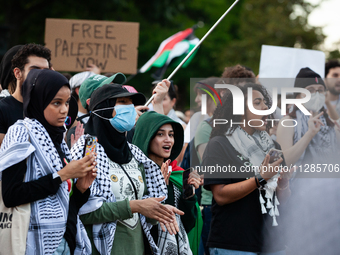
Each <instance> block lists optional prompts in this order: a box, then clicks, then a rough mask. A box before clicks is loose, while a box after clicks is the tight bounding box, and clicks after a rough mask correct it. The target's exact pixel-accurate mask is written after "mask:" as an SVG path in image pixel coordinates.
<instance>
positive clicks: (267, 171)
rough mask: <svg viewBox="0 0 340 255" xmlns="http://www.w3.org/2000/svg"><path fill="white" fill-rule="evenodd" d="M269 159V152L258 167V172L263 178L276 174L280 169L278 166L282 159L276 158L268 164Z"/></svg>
mask: <svg viewBox="0 0 340 255" xmlns="http://www.w3.org/2000/svg"><path fill="white" fill-rule="evenodd" d="M269 159H270V156H269V154H267V155H266V157H265V158H264V160H263V162H262V164H261V167H260V174H261V176H262V178H263V179H265V180H269V179H270V178H272V177H273V176H274V175H275V174H277V173H278V172H279V171H280V167H279V166H280V164H281V163H282V161H283V159H282V158H280V159H278V160H276V161H275V162H273V163H271V164H269Z"/></svg>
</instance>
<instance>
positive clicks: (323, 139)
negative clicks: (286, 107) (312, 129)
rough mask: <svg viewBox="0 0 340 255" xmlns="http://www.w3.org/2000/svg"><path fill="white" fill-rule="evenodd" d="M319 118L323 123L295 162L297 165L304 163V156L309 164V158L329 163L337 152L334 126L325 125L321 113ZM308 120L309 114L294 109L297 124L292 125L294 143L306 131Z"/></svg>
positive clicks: (317, 161) (316, 161)
mask: <svg viewBox="0 0 340 255" xmlns="http://www.w3.org/2000/svg"><path fill="white" fill-rule="evenodd" d="M319 119H320V120H321V121H322V123H323V124H324V125H323V126H321V127H320V130H319V132H318V133H317V134H316V135H315V136H314V137H313V139H312V140H311V141H310V143H309V144H308V147H307V148H306V150H305V151H304V152H303V153H302V155H301V157H300V158H299V160H298V161H297V162H296V163H295V165H297V166H298V165H301V164H303V163H305V162H306V157H308V163H309V164H311V163H312V162H310V160H313V161H314V162H315V163H329V162H332V160H334V159H335V158H334V155H335V153H337V154H338V149H339V148H338V146H337V138H336V134H335V130H334V128H333V127H330V126H327V123H326V119H325V117H324V116H323V115H322V116H320V118H319ZM308 120H309V116H307V115H305V114H303V113H302V112H301V111H300V110H297V111H296V121H297V123H298V124H297V125H296V126H295V127H294V138H293V143H294V144H295V143H297V142H298V141H299V140H300V139H301V138H302V137H303V136H304V135H305V134H306V132H307V131H308ZM306 151H308V152H309V154H310V155H306ZM332 156H333V157H332Z"/></svg>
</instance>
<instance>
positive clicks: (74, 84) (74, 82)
mask: <svg viewBox="0 0 340 255" xmlns="http://www.w3.org/2000/svg"><path fill="white" fill-rule="evenodd" d="M93 75H96V74H95V73H93V72H89V71H86V72H81V73H77V74H75V75H74V76H72V78H71V79H70V87H71V92H72V96H73V97H74V98H75V99H76V100H77V103H78V114H77V117H81V116H83V115H84V114H86V113H87V111H86V110H85V108H84V107H83V105H82V104H81V103H80V100H79V89H80V86H81V84H82V83H83V82H84V81H85V80H86V79H87V78H89V77H91V76H93ZM87 120H88V118H84V119H82V120H81V121H80V122H81V123H82V124H86V122H87Z"/></svg>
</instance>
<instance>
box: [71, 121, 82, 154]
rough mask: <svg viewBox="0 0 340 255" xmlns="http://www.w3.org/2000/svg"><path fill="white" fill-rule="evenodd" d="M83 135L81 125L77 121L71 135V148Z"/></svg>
mask: <svg viewBox="0 0 340 255" xmlns="http://www.w3.org/2000/svg"><path fill="white" fill-rule="evenodd" d="M83 134H84V128H83V124H82V123H81V122H80V121H78V123H77V126H76V129H75V131H74V134H71V148H72V147H73V145H74V144H75V143H76V142H77V141H78V139H79V138H80V137H81V136H82V135H83Z"/></svg>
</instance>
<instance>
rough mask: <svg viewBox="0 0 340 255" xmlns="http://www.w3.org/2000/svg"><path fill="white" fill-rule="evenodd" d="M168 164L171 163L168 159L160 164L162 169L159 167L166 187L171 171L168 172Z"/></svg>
mask: <svg viewBox="0 0 340 255" xmlns="http://www.w3.org/2000/svg"><path fill="white" fill-rule="evenodd" d="M170 162H171V160H170V159H168V160H167V161H165V162H164V163H163V164H162V167H161V172H162V174H163V177H164V181H165V183H166V185H169V178H170V175H171V171H169V165H170Z"/></svg>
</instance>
